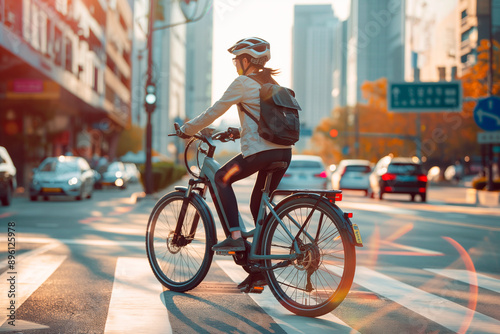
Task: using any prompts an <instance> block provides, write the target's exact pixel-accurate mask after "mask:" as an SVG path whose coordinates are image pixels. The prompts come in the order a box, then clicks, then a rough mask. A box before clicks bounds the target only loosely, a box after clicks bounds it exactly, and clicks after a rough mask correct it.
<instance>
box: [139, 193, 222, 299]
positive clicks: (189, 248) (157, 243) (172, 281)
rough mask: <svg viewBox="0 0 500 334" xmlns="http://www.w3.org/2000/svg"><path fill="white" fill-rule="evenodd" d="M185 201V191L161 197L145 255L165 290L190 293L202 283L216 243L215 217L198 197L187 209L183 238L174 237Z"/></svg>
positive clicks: (181, 236) (147, 236)
mask: <svg viewBox="0 0 500 334" xmlns="http://www.w3.org/2000/svg"><path fill="white" fill-rule="evenodd" d="M183 200H184V192H183V191H176V192H172V193H169V194H167V195H165V196H164V197H162V198H161V199H160V200H159V201H158V203H157V204H156V205H155V207H154V208H153V211H152V213H151V215H150V217H149V221H148V227H147V232H146V253H147V256H148V260H149V264H150V265H151V268H152V269H153V273H154V274H155V276H156V278H157V279H158V281H160V283H161V284H162V285H163V286H165V287H167V288H168V289H170V290H173V291H178V292H184V291H188V290H191V289H193V288H195V287H196V286H198V284H200V283H201V282H202V281H203V279H204V278H205V276H206V275H207V273H208V271H209V269H210V265H211V263H212V258H213V255H214V253H213V251H212V246H213V244H214V243H215V227H214V223H213V219H212V215H211V214H210V213H209V211H208V207H207V206H206V204H203V202H202V201H201V200H200V199H198V198H197V197H196V196H195V195H194V197H191V198H190V199H189V203H188V205H187V207H186V211H185V218H184V221H183V224H182V229H181V233H180V235H179V236H177V237H176V236H175V235H174V234H175V233H174V232H175V228H176V226H177V221H178V219H179V215H180V214H181V211H182V204H183Z"/></svg>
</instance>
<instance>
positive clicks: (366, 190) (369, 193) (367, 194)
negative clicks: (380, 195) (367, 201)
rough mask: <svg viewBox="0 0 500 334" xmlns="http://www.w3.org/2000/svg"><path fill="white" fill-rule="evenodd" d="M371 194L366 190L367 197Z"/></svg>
mask: <svg viewBox="0 0 500 334" xmlns="http://www.w3.org/2000/svg"><path fill="white" fill-rule="evenodd" d="M369 195H370V193H369V192H368V189H365V196H366V197H368V196H369Z"/></svg>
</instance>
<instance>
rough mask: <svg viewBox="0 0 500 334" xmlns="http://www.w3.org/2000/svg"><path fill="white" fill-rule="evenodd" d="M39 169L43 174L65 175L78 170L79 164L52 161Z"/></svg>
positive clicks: (43, 164)
mask: <svg viewBox="0 0 500 334" xmlns="http://www.w3.org/2000/svg"><path fill="white" fill-rule="evenodd" d="M39 169H40V170H41V171H42V172H58V173H64V172H71V171H76V170H78V164H77V163H76V161H59V160H50V161H46V162H45V163H42V165H41V166H40V168H39Z"/></svg>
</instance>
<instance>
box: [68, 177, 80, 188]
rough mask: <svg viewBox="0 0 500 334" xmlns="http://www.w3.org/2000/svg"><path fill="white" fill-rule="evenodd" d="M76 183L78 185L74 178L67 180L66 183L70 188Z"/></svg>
mask: <svg viewBox="0 0 500 334" xmlns="http://www.w3.org/2000/svg"><path fill="white" fill-rule="evenodd" d="M77 183H78V179H77V178H76V177H72V178H71V179H69V181H68V184H69V185H70V186H74V185H75V184H77Z"/></svg>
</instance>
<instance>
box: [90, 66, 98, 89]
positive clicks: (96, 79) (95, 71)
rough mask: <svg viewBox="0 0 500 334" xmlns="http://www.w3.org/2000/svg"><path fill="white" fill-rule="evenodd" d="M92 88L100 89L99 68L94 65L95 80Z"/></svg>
mask: <svg viewBox="0 0 500 334" xmlns="http://www.w3.org/2000/svg"><path fill="white" fill-rule="evenodd" d="M92 89H93V90H94V91H95V92H98V90H99V69H98V68H97V66H95V65H94V82H93V83H92Z"/></svg>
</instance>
